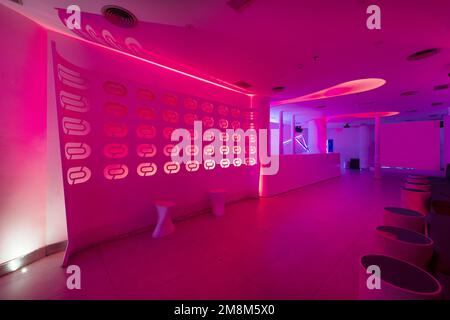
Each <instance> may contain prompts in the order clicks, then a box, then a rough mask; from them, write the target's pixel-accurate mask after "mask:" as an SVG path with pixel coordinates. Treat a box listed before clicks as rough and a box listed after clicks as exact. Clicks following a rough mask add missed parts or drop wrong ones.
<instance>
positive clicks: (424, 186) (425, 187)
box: [405, 182, 431, 191]
mask: <svg viewBox="0 0 450 320" xmlns="http://www.w3.org/2000/svg"><path fill="white" fill-rule="evenodd" d="M405 188H406V189H417V190H423V191H431V185H430V184H428V183H419V182H406V183H405Z"/></svg>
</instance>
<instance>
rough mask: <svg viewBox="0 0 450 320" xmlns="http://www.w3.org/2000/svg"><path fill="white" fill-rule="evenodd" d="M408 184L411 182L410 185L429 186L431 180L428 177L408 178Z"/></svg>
mask: <svg viewBox="0 0 450 320" xmlns="http://www.w3.org/2000/svg"><path fill="white" fill-rule="evenodd" d="M406 182H410V183H425V184H429V183H430V180H429V179H428V178H426V177H421V178H419V177H408V178H407V179H406Z"/></svg>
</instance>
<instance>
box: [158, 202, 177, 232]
mask: <svg viewBox="0 0 450 320" xmlns="http://www.w3.org/2000/svg"><path fill="white" fill-rule="evenodd" d="M174 205H175V203H173V202H170V201H155V207H156V212H157V213H158V223H157V224H156V227H155V230H153V234H152V236H153V238H161V237H164V236H166V235H169V234H171V233H172V232H174V231H175V225H174V224H173V223H172V218H171V216H170V211H169V209H170V207H173V206H174Z"/></svg>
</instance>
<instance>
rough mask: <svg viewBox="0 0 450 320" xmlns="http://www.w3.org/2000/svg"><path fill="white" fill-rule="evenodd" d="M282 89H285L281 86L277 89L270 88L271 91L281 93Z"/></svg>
mask: <svg viewBox="0 0 450 320" xmlns="http://www.w3.org/2000/svg"><path fill="white" fill-rule="evenodd" d="M284 89H285V87H283V86H278V87H273V88H272V91H275V92H280V91H283V90H284Z"/></svg>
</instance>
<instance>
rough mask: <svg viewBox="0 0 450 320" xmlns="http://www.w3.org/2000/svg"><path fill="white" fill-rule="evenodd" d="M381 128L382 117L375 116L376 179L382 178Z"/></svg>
mask: <svg viewBox="0 0 450 320" xmlns="http://www.w3.org/2000/svg"><path fill="white" fill-rule="evenodd" d="M380 130H381V119H380V117H375V152H374V153H375V157H374V171H375V174H374V178H375V179H381V159H380Z"/></svg>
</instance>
